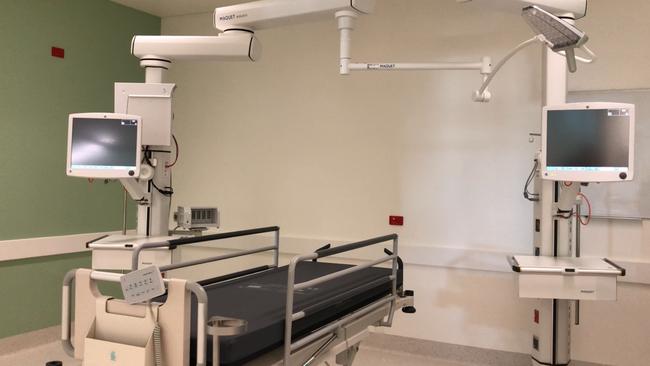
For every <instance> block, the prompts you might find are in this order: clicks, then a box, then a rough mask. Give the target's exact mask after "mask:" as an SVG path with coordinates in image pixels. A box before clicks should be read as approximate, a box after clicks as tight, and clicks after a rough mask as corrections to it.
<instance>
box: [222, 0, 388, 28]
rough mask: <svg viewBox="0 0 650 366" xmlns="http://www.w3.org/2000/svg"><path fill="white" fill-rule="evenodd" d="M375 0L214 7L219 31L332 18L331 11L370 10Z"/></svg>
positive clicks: (272, 0)
mask: <svg viewBox="0 0 650 366" xmlns="http://www.w3.org/2000/svg"><path fill="white" fill-rule="evenodd" d="M374 8H375V0H260V1H253V2H249V3H244V4H237V5H231V6H225V7H221V8H216V9H215V11H214V26H215V28H217V29H218V30H221V31H224V32H225V31H227V30H233V29H249V30H257V29H264V28H270V27H276V26H281V25H289V24H296V23H304V22H310V21H317V20H320V19H327V17H330V18H334V13H336V12H337V11H341V10H351V11H356V12H359V13H363V14H369V13H372V11H373V10H374Z"/></svg>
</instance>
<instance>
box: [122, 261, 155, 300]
mask: <svg viewBox="0 0 650 366" xmlns="http://www.w3.org/2000/svg"><path fill="white" fill-rule="evenodd" d="M120 284H121V285H122V293H123V294H124V300H126V302H128V303H129V304H140V303H143V302H147V301H150V300H151V299H154V298H156V297H158V296H161V295H164V294H165V291H166V290H165V283H164V282H163V278H162V274H160V269H158V267H156V266H150V267H146V268H142V269H139V270H137V271H133V272H130V273H127V274H125V275H123V276H122V277H121V278H120Z"/></svg>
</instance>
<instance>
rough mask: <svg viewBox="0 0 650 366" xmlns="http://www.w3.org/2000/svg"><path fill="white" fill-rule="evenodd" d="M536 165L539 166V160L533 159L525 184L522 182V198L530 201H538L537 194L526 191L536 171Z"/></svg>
mask: <svg viewBox="0 0 650 366" xmlns="http://www.w3.org/2000/svg"><path fill="white" fill-rule="evenodd" d="M538 167H539V160H537V159H535V165H534V166H533V170H531V171H530V174H529V175H528V178H527V179H526V184H524V198H525V199H527V200H529V201H531V202H537V201H539V194H537V193H531V192H530V191H528V186H530V183H532V182H533V179H534V178H535V172H536V171H537V168H538Z"/></svg>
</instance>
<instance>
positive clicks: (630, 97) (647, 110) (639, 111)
mask: <svg viewBox="0 0 650 366" xmlns="http://www.w3.org/2000/svg"><path fill="white" fill-rule="evenodd" d="M568 101H569V102H619V103H632V104H635V105H636V147H635V161H634V166H635V176H634V180H633V181H631V182H624V183H601V184H593V183H592V184H590V185H589V187H586V188H584V189H583V192H584V193H585V194H586V195H587V196H588V197H589V199H590V201H591V204H592V208H593V215H594V216H605V217H620V218H650V119H649V118H650V89H639V90H604V91H576V92H570V93H569V96H568Z"/></svg>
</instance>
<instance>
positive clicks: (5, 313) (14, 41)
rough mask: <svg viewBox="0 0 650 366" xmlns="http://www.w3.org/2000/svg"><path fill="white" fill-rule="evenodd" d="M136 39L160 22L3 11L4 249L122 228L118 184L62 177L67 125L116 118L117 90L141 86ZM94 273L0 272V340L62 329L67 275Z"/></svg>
mask: <svg viewBox="0 0 650 366" xmlns="http://www.w3.org/2000/svg"><path fill="white" fill-rule="evenodd" d="M135 34H160V19H159V18H157V17H154V16H151V15H147V14H144V13H141V12H138V11H135V10H132V9H129V8H126V7H123V6H120V5H117V4H114V3H111V2H109V1H108V0H2V1H1V2H0V245H2V240H8V239H16V238H29V237H42V236H56V235H66V234H74V233H90V232H100V231H110V230H118V229H119V228H120V227H121V222H122V216H121V210H122V189H121V186H120V185H119V184H117V183H110V184H104V183H103V182H95V183H94V184H89V183H88V182H87V181H86V180H84V179H79V178H68V177H66V175H65V158H66V135H67V115H68V114H69V113H73V112H103V111H112V110H113V83H114V82H116V81H134V82H138V81H143V79H144V72H143V71H142V70H141V69H140V67H139V64H138V60H137V59H136V58H134V57H133V56H131V54H130V52H129V51H130V42H131V38H132V37H133V35H135ZM52 46H57V47H62V48H65V59H58V58H53V57H51V56H50V49H51V47H52ZM130 217H131V220H130V221H131V222H130V224H131V225H133V223H134V217H135V211H134V210H133V207H131V209H130ZM0 260H1V258H0ZM89 264H90V260H89V255H88V254H87V253H84V254H75V255H66V256H54V257H48V258H39V259H30V260H22V261H12V262H5V263H0V337H4V336H8V335H12V334H17V333H20V332H24V331H28V330H33V329H39V328H43V327H47V326H51V325H55V324H57V323H58V322H59V316H60V315H59V310H58V309H59V307H60V299H59V298H60V294H59V292H60V284H61V280H62V278H63V277H62V276H63V274H64V273H65V272H66V271H67V270H68V269H70V268H75V267H81V266H86V267H87V266H89Z"/></svg>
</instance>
